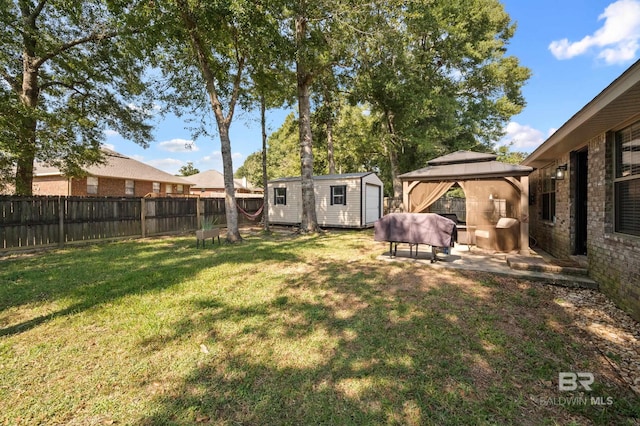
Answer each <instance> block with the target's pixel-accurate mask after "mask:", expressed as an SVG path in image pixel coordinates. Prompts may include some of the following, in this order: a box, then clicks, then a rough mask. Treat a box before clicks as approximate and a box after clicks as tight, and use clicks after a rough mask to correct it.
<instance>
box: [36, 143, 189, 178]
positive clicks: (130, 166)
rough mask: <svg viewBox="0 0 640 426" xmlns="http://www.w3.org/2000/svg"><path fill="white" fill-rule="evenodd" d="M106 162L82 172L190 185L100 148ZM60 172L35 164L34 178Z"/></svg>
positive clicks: (60, 173) (47, 166)
mask: <svg viewBox="0 0 640 426" xmlns="http://www.w3.org/2000/svg"><path fill="white" fill-rule="evenodd" d="M102 152H103V154H104V157H105V160H106V162H105V163H103V164H94V165H91V166H86V167H83V170H84V171H85V172H87V173H88V174H89V175H91V176H97V177H107V178H117V179H132V180H142V181H151V182H166V183H175V184H180V185H191V182H189V181H188V180H186V179H184V178H183V177H180V176H174V175H172V174H170V173H167V172H164V171H162V170H160V169H156V168H155V167H153V166H150V165H148V164H145V163H143V162H140V161H137V160H134V159H133V158H130V157H127V156H126V155H122V154H120V153H118V152H115V151H112V150H110V149H106V148H102ZM62 174H63V173H62V171H61V170H60V169H58V168H57V167H53V166H49V165H46V164H42V163H36V165H35V168H34V175H35V176H58V175H62Z"/></svg>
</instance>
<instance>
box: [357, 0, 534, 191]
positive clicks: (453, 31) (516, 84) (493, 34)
mask: <svg viewBox="0 0 640 426" xmlns="http://www.w3.org/2000/svg"><path fill="white" fill-rule="evenodd" d="M380 6H381V7H380V10H379V12H378V13H376V14H372V15H371V17H370V19H371V21H372V22H375V26H376V27H377V28H379V31H376V32H375V33H372V35H371V36H370V37H369V38H367V39H366V42H362V43H359V44H358V46H359V51H358V52H357V53H356V54H357V55H358V57H359V59H360V67H359V69H358V74H357V87H358V90H357V92H356V94H357V96H356V98H357V99H358V100H361V101H362V100H366V101H367V102H369V103H370V104H371V106H372V110H373V112H374V113H376V116H378V117H380V118H381V119H382V120H381V123H380V127H379V128H380V129H384V131H383V133H382V135H383V141H384V148H385V151H386V153H387V156H388V159H389V160H388V161H389V170H390V173H391V180H392V182H393V188H394V197H398V198H399V197H401V195H402V185H401V182H400V180H399V178H398V175H399V173H401V172H402V171H407V170H410V169H411V168H413V167H416V166H418V167H422V166H424V162H423V161H424V158H427V159H428V158H433V157H434V156H436V155H439V154H442V153H446V152H450V151H453V150H457V149H477V150H483V151H489V150H491V148H492V143H493V142H492V141H493V140H496V139H497V138H498V137H499V136H500V135H501V132H502V129H503V127H504V124H505V123H506V121H507V120H508V119H509V118H510V117H511V116H512V115H514V114H516V113H518V112H519V111H520V110H521V109H522V107H523V106H524V100H523V98H522V95H521V92H520V89H521V86H522V84H523V83H524V82H525V81H526V80H527V79H528V77H529V71H528V70H527V69H526V68H524V67H521V66H520V65H519V64H518V61H517V59H516V58H513V57H505V55H504V54H505V50H506V49H505V46H506V44H507V42H508V40H509V39H510V38H511V37H512V35H513V32H514V31H515V26H514V25H513V24H512V23H511V22H510V19H509V16H508V15H507V14H506V12H505V11H504V8H503V7H502V5H501V4H500V3H499V2H498V1H497V0H489V1H484V2H469V1H465V0H433V1H426V0H424V1H413V2H409V3H404V2H399V1H398V2H396V1H394V0H390V1H381V2H380ZM403 162H404V164H403ZM417 162H421V163H420V164H418V163H417ZM411 163H413V164H411Z"/></svg>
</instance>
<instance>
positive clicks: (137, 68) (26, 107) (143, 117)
mask: <svg viewBox="0 0 640 426" xmlns="http://www.w3.org/2000/svg"><path fill="white" fill-rule="evenodd" d="M147 3H148V2H146V1H131V2H126V3H124V2H114V1H106V0H87V1H82V2H60V1H53V0H51V1H48V0H40V1H38V2H33V1H30V0H14V1H8V2H3V3H2V6H0V22H1V28H0V64H2V65H1V66H0V78H1V79H2V83H1V84H0V113H1V115H2V117H3V119H1V120H0V136H1V139H0V171H2V172H3V180H4V181H9V180H12V181H13V184H14V190H15V193H16V194H19V195H30V194H31V193H32V182H33V170H34V161H35V160H39V161H43V162H48V163H49V164H51V165H55V166H58V167H60V168H61V169H62V170H63V171H64V172H66V173H67V174H68V175H70V176H74V175H77V174H79V173H81V167H82V166H83V165H87V164H92V163H97V162H99V161H100V160H101V151H100V144H101V142H102V141H103V140H104V130H106V129H107V128H108V129H112V130H116V131H118V132H119V133H120V134H121V135H122V136H123V137H125V138H128V139H132V140H134V141H135V142H137V143H139V144H141V145H143V146H146V144H147V141H148V140H149V139H150V137H151V134H150V129H151V127H150V125H149V124H148V123H147V120H148V119H149V118H150V115H149V111H151V110H152V106H153V105H152V103H151V98H150V97H149V96H148V95H149V92H148V90H147V89H148V87H147V85H146V84H144V82H143V81H142V79H141V76H143V75H144V69H145V61H144V60H142V59H141V51H143V50H144V46H143V45H142V44H141V33H140V32H139V31H137V30H136V28H139V26H138V25H137V21H136V19H138V18H140V17H141V16H145V14H146V7H147V6H146V5H147ZM148 24H149V26H151V25H152V23H150V22H149V23H148ZM134 105H135V106H134ZM14 169H15V175H14V176H8V175H7V174H8V173H9V171H12V170H14Z"/></svg>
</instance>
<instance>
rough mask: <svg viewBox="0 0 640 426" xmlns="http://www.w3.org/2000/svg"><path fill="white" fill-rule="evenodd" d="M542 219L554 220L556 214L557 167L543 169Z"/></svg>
mask: <svg viewBox="0 0 640 426" xmlns="http://www.w3.org/2000/svg"><path fill="white" fill-rule="evenodd" d="M541 172H542V191H541V193H540V198H541V199H542V220H548V221H553V220H554V218H555V216H556V180H555V179H554V178H555V167H547V168H546V169H542V170H541Z"/></svg>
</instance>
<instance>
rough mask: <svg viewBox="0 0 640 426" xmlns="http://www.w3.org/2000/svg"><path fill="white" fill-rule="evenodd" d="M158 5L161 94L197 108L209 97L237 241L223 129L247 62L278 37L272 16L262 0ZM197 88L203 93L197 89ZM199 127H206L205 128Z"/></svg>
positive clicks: (184, 0) (178, 0) (242, 87)
mask: <svg viewBox="0 0 640 426" xmlns="http://www.w3.org/2000/svg"><path fill="white" fill-rule="evenodd" d="M158 7H159V8H160V11H161V12H163V15H162V16H163V18H164V21H163V22H164V23H165V27H164V36H165V41H166V42H165V44H164V54H163V55H161V56H160V57H159V58H158V61H157V64H158V65H159V66H160V67H161V69H162V70H163V73H164V75H165V76H166V77H167V78H168V79H169V82H170V90H168V92H167V93H165V99H167V101H168V102H169V103H171V104H172V105H173V106H174V107H175V108H184V107H186V106H190V107H192V108H193V109H194V110H200V111H202V110H203V109H202V108H203V106H204V105H203V103H204V102H203V101H204V100H205V99H206V101H207V102H208V103H209V108H210V109H209V110H210V111H213V115H214V119H215V122H216V125H217V126H216V127H217V132H218V135H219V137H220V146H221V153H222V162H223V172H224V185H225V208H226V220H227V236H226V239H227V241H229V242H236V241H240V240H241V239H242V238H241V236H240V232H239V229H238V210H237V205H236V198H235V190H234V182H233V163H232V158H231V140H230V135H229V129H230V127H231V124H232V121H233V117H234V113H235V110H236V106H237V105H238V102H239V101H240V100H241V98H242V97H243V96H244V95H245V94H246V91H247V89H248V87H247V86H248V83H247V81H246V76H247V73H246V69H247V64H248V63H249V62H250V61H251V60H260V58H262V57H263V56H262V55H261V54H260V53H259V52H264V51H268V50H269V42H270V40H273V39H275V38H278V37H280V34H279V32H278V25H277V21H276V20H275V18H273V15H272V13H270V11H269V10H268V9H267V8H266V6H265V4H263V2H260V1H252V0H230V1H226V2H200V1H194V0H173V1H172V2H171V3H163V4H160V5H159V6H158ZM203 89H204V94H206V96H204V97H203V96H199V95H198V94H203ZM194 95H195V96H194ZM199 131H200V132H202V133H208V130H207V129H206V128H201V129H199Z"/></svg>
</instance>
